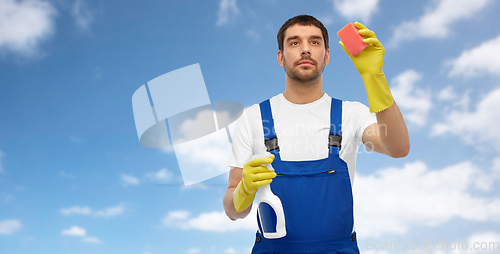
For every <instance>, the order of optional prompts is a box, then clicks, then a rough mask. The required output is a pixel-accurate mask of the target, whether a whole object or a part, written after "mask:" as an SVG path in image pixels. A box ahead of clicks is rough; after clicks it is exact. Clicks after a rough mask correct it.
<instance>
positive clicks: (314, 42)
mask: <svg viewBox="0 0 500 254" xmlns="http://www.w3.org/2000/svg"><path fill="white" fill-rule="evenodd" d="M311 43H312V44H319V42H317V41H312V42H311Z"/></svg>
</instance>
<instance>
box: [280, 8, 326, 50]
mask: <svg viewBox="0 0 500 254" xmlns="http://www.w3.org/2000/svg"><path fill="white" fill-rule="evenodd" d="M295 24H299V25H303V26H310V25H313V26H315V27H317V28H319V29H320V30H321V34H322V35H323V41H324V42H325V49H328V48H329V46H328V30H326V28H325V26H324V25H323V23H321V21H319V20H317V19H316V18H315V17H313V16H310V15H298V16H295V17H293V18H291V19H289V20H287V21H286V22H285V23H284V24H283V25H282V26H281V28H280V30H279V31H278V36H277V37H278V49H279V50H281V51H283V42H284V40H285V31H286V30H287V29H288V28H289V27H291V26H293V25H295Z"/></svg>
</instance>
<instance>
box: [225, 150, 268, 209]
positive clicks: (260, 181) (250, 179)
mask: <svg viewBox="0 0 500 254" xmlns="http://www.w3.org/2000/svg"><path fill="white" fill-rule="evenodd" d="M273 160H274V155H271V157H269V158H257V159H254V160H251V161H249V162H247V163H246V164H245V166H244V168H243V176H242V178H241V181H240V183H239V184H238V186H236V189H235V190H234V193H233V203H234V208H236V212H242V211H243V210H245V209H247V208H248V207H249V206H250V205H251V204H252V202H253V199H254V198H255V193H257V188H259V187H262V186H264V185H266V184H270V183H271V182H272V181H273V178H275V177H276V173H275V172H274V171H270V170H269V169H268V168H267V167H266V166H264V165H263V164H270V163H271V162H273Z"/></svg>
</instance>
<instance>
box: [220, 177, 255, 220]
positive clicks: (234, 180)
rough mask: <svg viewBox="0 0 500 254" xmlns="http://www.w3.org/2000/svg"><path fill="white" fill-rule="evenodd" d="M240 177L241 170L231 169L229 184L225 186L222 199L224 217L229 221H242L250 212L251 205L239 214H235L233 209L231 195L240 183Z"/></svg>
mask: <svg viewBox="0 0 500 254" xmlns="http://www.w3.org/2000/svg"><path fill="white" fill-rule="evenodd" d="M242 175H243V169H242V168H236V167H232V168H231V171H229V184H228V186H227V190H226V193H225V194H224V198H223V199H222V203H223V205H224V210H225V211H226V215H227V217H229V219H231V220H237V219H243V218H245V217H247V215H248V214H249V213H250V210H252V205H250V206H249V207H248V208H247V209H245V210H243V211H242V212H241V213H238V212H236V208H234V202H233V193H234V189H236V186H238V184H239V183H240V181H241V179H242Z"/></svg>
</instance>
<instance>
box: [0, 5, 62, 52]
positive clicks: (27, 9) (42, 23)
mask: <svg viewBox="0 0 500 254" xmlns="http://www.w3.org/2000/svg"><path fill="white" fill-rule="evenodd" d="M55 15H56V10H55V8H54V7H53V6H52V5H51V4H50V3H49V2H47V1H43V0H24V1H16V0H0V51H4V50H5V51H11V52H14V53H18V54H21V55H24V56H32V55H35V54H36V53H37V50H38V46H39V44H40V42H41V41H42V40H44V39H46V38H48V37H49V36H50V35H52V34H53V29H54V17H55Z"/></svg>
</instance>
